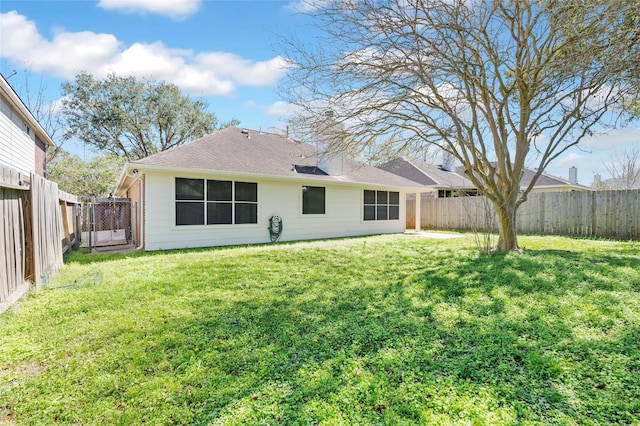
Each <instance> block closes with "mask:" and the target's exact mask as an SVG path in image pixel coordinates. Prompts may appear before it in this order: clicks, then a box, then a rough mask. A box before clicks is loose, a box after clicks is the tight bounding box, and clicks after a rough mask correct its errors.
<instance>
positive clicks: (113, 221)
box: [82, 198, 138, 250]
mask: <svg viewBox="0 0 640 426" xmlns="http://www.w3.org/2000/svg"><path fill="white" fill-rule="evenodd" d="M135 208H136V206H135V205H133V206H132V203H131V200H129V199H125V198H106V199H97V200H95V201H93V202H90V203H85V204H84V205H83V209H84V211H83V218H82V247H87V248H89V250H94V249H99V248H106V247H117V246H126V245H137V243H138V241H137V239H138V238H137V236H136V235H135V229H136V227H135V226H132V218H134V217H135V216H136V215H135V214H132V209H135Z"/></svg>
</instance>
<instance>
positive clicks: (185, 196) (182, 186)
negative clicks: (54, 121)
mask: <svg viewBox="0 0 640 426" xmlns="http://www.w3.org/2000/svg"><path fill="white" fill-rule="evenodd" d="M421 190H423V188H422V187H421V186H420V185H418V184H416V183H415V182H412V181H410V180H408V179H405V178H403V177H400V176H397V175H394V174H392V173H388V172H386V171H383V170H380V169H377V168H375V167H371V166H367V165H364V164H361V163H358V162H356V161H354V160H352V159H349V158H343V157H342V156H340V155H334V156H329V157H327V156H325V155H317V154H316V149H315V148H314V147H313V146H312V145H309V144H305V143H300V142H297V141H295V140H292V139H289V138H286V137H283V136H279V135H275V134H269V133H263V132H258V131H253V130H243V129H239V128H235V127H232V128H227V129H224V130H221V131H219V132H216V133H214V134H211V135H209V136H206V137H204V138H201V139H198V140H195V141H193V142H190V143H188V144H185V145H182V146H179V147H177V148H174V149H171V150H168V151H163V152H160V153H157V154H154V155H151V156H149V157H146V158H144V159H141V160H138V161H134V162H131V163H128V164H127V165H126V166H125V168H124V170H123V172H122V174H121V176H120V179H119V180H118V183H117V189H116V192H115V194H116V195H117V196H120V197H127V198H130V199H131V200H132V202H135V203H137V204H138V205H139V206H140V207H141V208H138V209H137V211H138V212H139V213H140V217H139V219H138V224H139V232H138V234H139V235H140V240H141V241H140V247H144V249H146V250H161V249H173V248H186V247H207V246H221V245H235V244H253V243H266V242H269V241H271V240H272V239H276V238H279V240H281V241H291V240H303V239H318V238H330V237H344V236H356V235H367V234H379V233H398V232H404V231H405V218H406V212H405V209H406V202H405V199H406V198H405V197H406V194H407V192H412V193H418V192H419V191H421ZM274 216H278V217H279V218H281V224H282V226H281V232H280V233H278V232H277V231H278V230H279V229H278V227H277V226H275V225H274V229H273V231H275V232H271V231H270V230H269V227H270V225H271V221H270V219H271V218H273V217H274ZM418 223H419V222H418Z"/></svg>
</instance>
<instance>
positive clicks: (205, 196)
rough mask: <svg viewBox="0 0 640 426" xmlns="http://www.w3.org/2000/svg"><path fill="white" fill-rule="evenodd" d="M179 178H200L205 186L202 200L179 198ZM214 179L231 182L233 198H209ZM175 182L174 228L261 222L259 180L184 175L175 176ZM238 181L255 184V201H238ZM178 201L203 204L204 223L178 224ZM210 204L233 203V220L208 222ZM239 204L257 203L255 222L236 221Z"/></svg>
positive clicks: (240, 224) (242, 224)
mask: <svg viewBox="0 0 640 426" xmlns="http://www.w3.org/2000/svg"><path fill="white" fill-rule="evenodd" d="M178 179H191V180H199V181H202V182H203V186H204V194H203V199H201V200H193V199H191V200H188V199H179V198H177V194H176V191H177V180H178ZM212 181H218V182H231V200H209V197H208V195H209V194H208V183H209V182H212ZM173 183H174V191H173V227H174V228H179V229H183V228H184V227H189V228H193V227H210V226H214V227H224V226H233V227H236V226H257V225H258V224H259V222H260V218H259V211H260V209H259V203H260V191H259V187H258V186H259V185H258V182H247V181H244V180H234V179H230V180H225V179H216V178H212V179H208V178H195V177H182V176H174V179H173ZM236 183H243V184H251V185H255V201H245V200H243V201H237V200H236ZM178 203H183V204H185V203H199V205H201V206H202V212H203V222H202V223H193V224H178V214H177V208H178V207H177V206H178ZM210 204H231V222H228V223H208V209H209V205H210ZM237 204H243V205H255V210H256V214H255V222H242V223H237V221H236V219H237V218H236V205H237Z"/></svg>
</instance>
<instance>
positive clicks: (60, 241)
mask: <svg viewBox="0 0 640 426" xmlns="http://www.w3.org/2000/svg"><path fill="white" fill-rule="evenodd" d="M0 212H1V213H2V219H3V220H2V224H0V231H1V232H2V234H1V235H0V241H2V246H3V247H2V250H1V251H0V304H2V303H4V302H7V301H8V300H10V299H12V298H14V297H15V296H16V293H21V292H24V290H25V289H26V287H27V285H26V283H27V282H28V281H31V282H33V283H35V284H36V286H41V285H43V284H44V283H46V282H47V280H48V279H49V276H50V275H51V274H52V273H55V272H57V271H58V270H59V269H60V267H61V266H62V255H63V253H64V252H66V251H67V250H70V249H71V248H72V247H73V246H75V245H76V244H77V243H78V241H77V239H78V232H77V229H78V224H79V221H78V214H79V212H80V203H79V200H78V197H76V196H74V195H70V194H67V193H66V192H63V191H59V190H58V185H57V184H56V183H54V182H51V181H48V180H47V179H44V178H42V177H40V176H37V175H34V174H31V175H29V176H26V175H24V174H22V173H19V172H18V171H17V170H15V169H12V168H10V167H7V166H4V165H2V164H0Z"/></svg>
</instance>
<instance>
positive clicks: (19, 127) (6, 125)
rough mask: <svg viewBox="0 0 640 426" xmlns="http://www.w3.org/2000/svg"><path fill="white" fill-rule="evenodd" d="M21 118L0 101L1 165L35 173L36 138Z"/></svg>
mask: <svg viewBox="0 0 640 426" xmlns="http://www.w3.org/2000/svg"><path fill="white" fill-rule="evenodd" d="M26 129H27V125H26V124H25V123H24V122H23V121H22V119H21V118H20V116H19V115H18V114H16V113H15V111H13V110H12V109H11V107H10V106H9V105H8V104H7V103H6V102H5V101H4V100H0V163H3V164H5V165H8V166H11V167H13V168H15V169H17V170H19V171H20V172H23V173H25V174H29V173H33V172H35V162H36V153H35V136H34V133H33V131H32V130H31V129H30V133H29V134H27V133H26Z"/></svg>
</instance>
